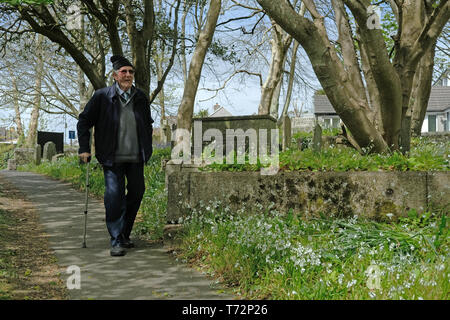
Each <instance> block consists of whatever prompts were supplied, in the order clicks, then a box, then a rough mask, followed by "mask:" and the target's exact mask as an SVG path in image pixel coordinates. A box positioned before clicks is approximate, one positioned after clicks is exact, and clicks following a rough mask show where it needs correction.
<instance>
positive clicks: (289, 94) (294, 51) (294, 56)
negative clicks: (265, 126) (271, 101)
mask: <svg viewBox="0 0 450 320" xmlns="http://www.w3.org/2000/svg"><path fill="white" fill-rule="evenodd" d="M299 46H300V45H299V43H298V41H297V40H295V41H294V47H293V48H292V57H291V66H290V71H289V83H288V89H287V93H286V99H285V101H284V106H283V111H282V112H281V116H280V120H281V119H283V117H284V116H286V115H287V112H288V109H289V105H290V104H291V97H292V89H293V88H294V78H295V66H296V64H297V52H298V47H299Z"/></svg>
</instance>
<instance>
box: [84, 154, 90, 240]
mask: <svg viewBox="0 0 450 320" xmlns="http://www.w3.org/2000/svg"><path fill="white" fill-rule="evenodd" d="M89 163H90V162H89V160H88V163H87V164H86V198H85V203H86V206H85V210H84V238H83V248H87V247H86V229H87V213H88V200H89Z"/></svg>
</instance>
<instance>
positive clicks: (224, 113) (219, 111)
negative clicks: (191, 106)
mask: <svg viewBox="0 0 450 320" xmlns="http://www.w3.org/2000/svg"><path fill="white" fill-rule="evenodd" d="M232 116H233V115H232V114H231V112H229V111H228V110H227V109H225V108H224V107H222V106H220V105H219V104H218V103H216V105H215V106H214V111H213V113H211V114H210V115H209V116H208V117H211V118H216V117H232Z"/></svg>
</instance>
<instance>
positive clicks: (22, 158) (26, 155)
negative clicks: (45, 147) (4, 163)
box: [14, 148, 35, 165]
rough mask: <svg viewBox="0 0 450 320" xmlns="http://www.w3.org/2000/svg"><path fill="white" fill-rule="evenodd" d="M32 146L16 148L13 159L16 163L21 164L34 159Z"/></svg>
mask: <svg viewBox="0 0 450 320" xmlns="http://www.w3.org/2000/svg"><path fill="white" fill-rule="evenodd" d="M34 152H35V150H34V148H16V149H15V150H14V160H15V161H16V164H17V165H23V164H27V163H30V162H33V161H34Z"/></svg>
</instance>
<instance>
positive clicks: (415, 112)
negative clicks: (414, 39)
mask: <svg viewBox="0 0 450 320" xmlns="http://www.w3.org/2000/svg"><path fill="white" fill-rule="evenodd" d="M435 50H436V46H435V45H434V46H433V47H432V48H430V49H429V50H428V51H427V52H426V53H425V55H424V56H423V57H422V59H421V61H420V64H419V66H418V69H417V72H416V75H415V77H414V82H413V90H412V92H411V102H410V105H411V106H412V115H411V135H413V136H417V137H419V136H420V135H421V133H422V124H423V120H424V119H425V114H426V112H427V106H428V100H429V99H430V93H431V82H432V78H433V68H434V54H435Z"/></svg>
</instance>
